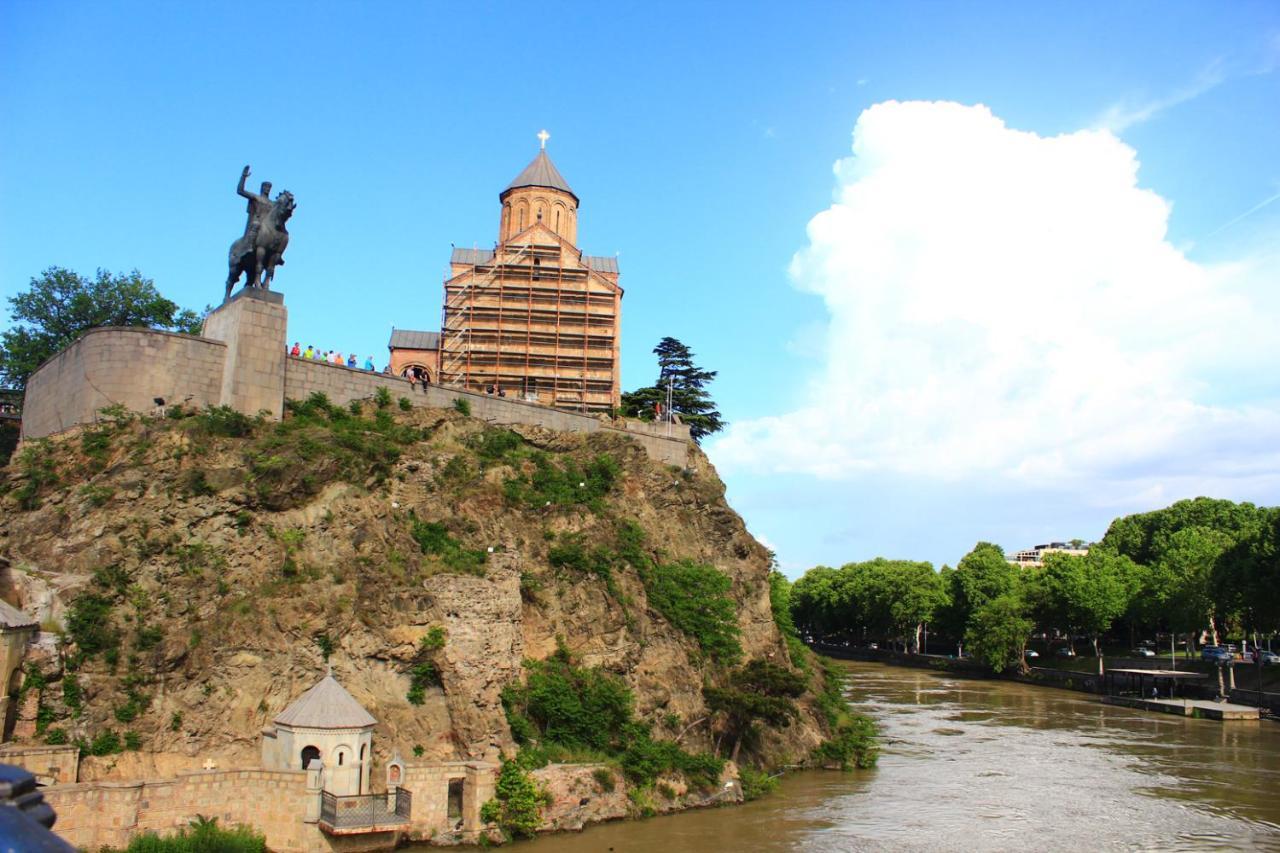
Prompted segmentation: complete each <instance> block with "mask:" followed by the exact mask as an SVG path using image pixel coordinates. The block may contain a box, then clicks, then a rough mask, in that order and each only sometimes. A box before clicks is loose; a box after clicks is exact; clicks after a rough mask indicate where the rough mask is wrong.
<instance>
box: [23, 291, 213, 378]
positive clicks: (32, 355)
mask: <svg viewBox="0 0 1280 853" xmlns="http://www.w3.org/2000/svg"><path fill="white" fill-rule="evenodd" d="M9 313H10V314H11V315H12V316H13V326H12V327H11V328H9V329H6V330H5V331H4V332H3V333H0V384H3V385H7V386H9V387H12V388H19V389H21V388H25V387H26V384H27V378H28V377H29V376H31V374H32V373H34V372H35V370H36V368H37V367H39V366H40V365H41V364H42V363H43V362H44V361H46V360H47V359H49V358H51V357H52V356H53V355H55V354H56V353H57V352H58V351H59V350H61V349H63V348H65V347H66V346H68V345H70V344H71V343H72V342H73V341H75V340H76V338H78V337H80V335H82V334H83V333H84V332H85V331H86V330H87V329H92V328H94V327H96V326H151V327H154V328H158V329H166V330H168V331H173V332H182V333H184V334H199V332H200V324H201V322H202V317H201V315H199V314H197V313H196V312H194V311H191V310H187V309H181V308H179V307H178V306H177V304H175V303H173V302H170V301H169V300H168V299H165V298H164V297H163V296H161V295H160V293H159V291H157V290H156V287H155V283H154V282H152V281H151V279H148V278H143V277H142V274H141V273H139V272H138V271H137V270H134V271H133V272H131V273H128V274H127V275H112V274H111V273H109V272H107V271H106V270H98V275H97V278H95V279H93V280H90V279H87V278H84V277H83V276H81V275H79V274H78V273H75V272H72V271H71V270H68V269H63V268H62V267H49V269H47V270H45V271H44V272H43V273H41V275H40V276H39V277H38V278H33V279H31V287H30V288H29V289H28V290H27V291H25V292H23V293H19V294H18V295H17V296H12V297H10V298H9Z"/></svg>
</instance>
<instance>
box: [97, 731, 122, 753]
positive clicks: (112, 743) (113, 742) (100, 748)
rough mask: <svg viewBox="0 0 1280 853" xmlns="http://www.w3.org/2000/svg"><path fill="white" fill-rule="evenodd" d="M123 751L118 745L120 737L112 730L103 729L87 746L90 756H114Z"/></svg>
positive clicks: (119, 744) (120, 745)
mask: <svg viewBox="0 0 1280 853" xmlns="http://www.w3.org/2000/svg"><path fill="white" fill-rule="evenodd" d="M123 751H124V746H123V744H121V743H120V735H118V734H116V733H115V731H113V730H112V729H103V730H102V731H100V732H98V734H97V735H95V736H94V738H93V741H92V742H91V743H90V744H89V750H88V752H89V754H90V755H115V754H116V753H117V752H123Z"/></svg>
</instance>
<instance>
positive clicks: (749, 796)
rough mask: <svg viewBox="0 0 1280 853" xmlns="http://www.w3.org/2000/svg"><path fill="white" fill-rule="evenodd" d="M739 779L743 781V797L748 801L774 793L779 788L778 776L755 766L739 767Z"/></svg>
mask: <svg viewBox="0 0 1280 853" xmlns="http://www.w3.org/2000/svg"><path fill="white" fill-rule="evenodd" d="M738 781H739V782H741V783H742V799H744V800H746V801H747V802H750V801H751V800H758V799H760V798H761V797H763V796H764V795H765V794H772V793H773V792H774V791H776V790H777V788H778V779H777V777H774V776H770V775H769V774H768V773H767V772H765V771H763V770H756V769H755V768H753V767H739V768H738Z"/></svg>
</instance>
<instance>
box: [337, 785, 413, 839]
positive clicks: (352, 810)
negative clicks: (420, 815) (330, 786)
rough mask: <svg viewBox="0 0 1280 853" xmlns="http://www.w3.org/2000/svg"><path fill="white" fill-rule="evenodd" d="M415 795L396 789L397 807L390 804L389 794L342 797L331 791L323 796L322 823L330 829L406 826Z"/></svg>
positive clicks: (374, 830)
mask: <svg viewBox="0 0 1280 853" xmlns="http://www.w3.org/2000/svg"><path fill="white" fill-rule="evenodd" d="M412 802H413V795H412V794H411V793H410V792H409V791H406V790H405V789H404V788H397V789H396V793H395V804H394V806H392V805H391V804H390V795H389V794H354V795H351V796H345V797H340V796H338V795H337V794H331V793H329V792H328V791H322V792H321V793H320V823H321V824H322V825H324V827H325V828H327V829H334V830H343V831H351V830H361V829H363V830H367V831H369V832H377V831H379V830H381V829H389V828H392V827H398V826H403V825H404V824H406V823H408V822H409V810H410V807H411V805H412Z"/></svg>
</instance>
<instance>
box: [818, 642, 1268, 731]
mask: <svg viewBox="0 0 1280 853" xmlns="http://www.w3.org/2000/svg"><path fill="white" fill-rule="evenodd" d="M810 647H811V648H812V649H813V650H814V651H816V652H818V653H820V654H823V655H826V656H827V657H831V658H837V659H840V660H857V661H867V662H870V663H882V664H889V665H891V666H904V667H911V668H914V669H930V670H933V671H935V672H945V673H947V674H949V675H955V676H958V677H960V678H982V679H993V680H1000V681H1016V682H1018V683H1019V684H1030V685H1034V686H1036V687H1054V688H1057V689H1059V690H1073V691H1076V692H1079V693H1091V694H1094V695H1101V694H1102V692H1103V689H1102V679H1100V678H1099V677H1098V674H1097V672H1086V671H1081V670H1079V669H1060V668H1056V667H1044V666H1032V667H1031V668H1030V670H1029V671H1028V672H1026V673H1020V672H1012V671H1009V672H1001V673H995V672H992V671H991V670H990V668H989V667H987V666H984V665H983V664H980V663H978V662H977V661H974V660H972V659H969V658H953V657H948V656H945V655H912V654H905V653H903V652H898V651H893V650H890V649H868V648H854V647H845V646H832V645H827V644H825V643H811V644H810ZM1089 663H1090V664H1094V665H1095V666H1096V660H1095V659H1092V658H1090V659H1089ZM1104 663H1105V665H1106V666H1107V667H1109V668H1112V669H1114V668H1117V667H1124V668H1126V669H1158V668H1161V667H1163V666H1165V665H1167V664H1166V662H1165V661H1164V659H1162V658H1119V659H1109V660H1107V659H1104ZM1178 665H1179V666H1180V667H1182V668H1185V669H1186V670H1187V671H1189V672H1204V673H1211V672H1212V668H1211V667H1212V665H1210V664H1203V663H1201V662H1199V661H1191V660H1180V661H1178ZM1250 669H1252V668H1251V667H1250ZM1249 675H1250V676H1253V673H1249ZM1240 681H1244V679H1243V678H1241V679H1240ZM1264 683H1266V682H1265V681H1264ZM1183 689H1184V690H1185V691H1186V694H1187V695H1188V696H1190V697H1191V698H1195V699H1205V700H1208V699H1213V698H1215V696H1216V695H1217V683H1216V682H1212V683H1208V684H1206V685H1203V686H1200V687H1195V686H1191V685H1187V686H1186V687H1184V688H1183ZM1228 694H1229V695H1228V697H1227V698H1228V700H1229V701H1230V702H1231V703H1232V704H1236V705H1251V706H1253V707H1255V708H1262V709H1263V710H1264V712H1267V713H1270V714H1271V715H1272V716H1273V717H1280V693H1272V692H1259V691H1258V690H1256V689H1249V688H1247V687H1236V688H1235V689H1233V690H1229V691H1228Z"/></svg>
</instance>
